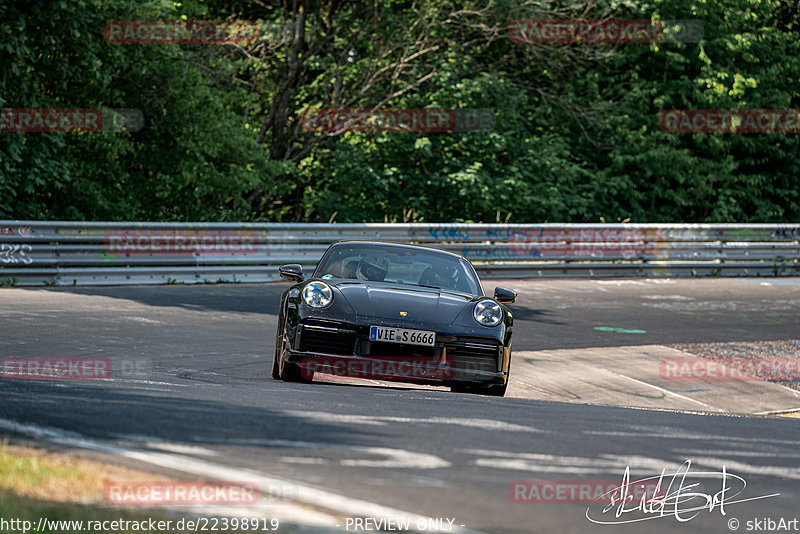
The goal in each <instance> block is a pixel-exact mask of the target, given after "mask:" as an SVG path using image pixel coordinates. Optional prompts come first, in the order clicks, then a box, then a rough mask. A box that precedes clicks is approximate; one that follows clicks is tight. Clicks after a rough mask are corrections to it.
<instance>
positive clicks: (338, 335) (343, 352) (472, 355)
mask: <svg viewBox="0 0 800 534" xmlns="http://www.w3.org/2000/svg"><path fill="white" fill-rule="evenodd" d="M404 327H407V326H404ZM415 328H420V326H415ZM293 330H294V331H293V332H292V333H290V340H289V341H290V342H289V345H290V346H289V347H288V351H287V354H286V358H287V361H289V362H291V363H295V364H297V365H299V366H300V367H301V369H302V370H304V371H305V372H306V373H308V374H309V375H310V374H312V373H314V372H322V373H328V374H333V375H338V376H349V377H355V378H373V379H381V380H396V381H403V382H414V383H422V384H430V385H441V386H447V385H453V384H462V383H474V384H483V385H503V384H505V383H506V381H507V380H508V368H509V360H510V348H509V347H507V346H504V345H503V344H502V342H501V341H500V340H499V339H497V338H495V337H479V336H476V335H474V332H467V333H466V334H465V333H464V332H456V331H442V330H441V329H436V330H434V331H435V332H436V343H435V346H433V347H428V346H420V345H410V344H400V343H386V342H375V341H370V340H369V325H355V324H348V323H339V322H329V321H307V322H300V323H299V324H298V325H296V328H294V329H293Z"/></svg>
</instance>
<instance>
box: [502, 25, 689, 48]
mask: <svg viewBox="0 0 800 534" xmlns="http://www.w3.org/2000/svg"><path fill="white" fill-rule="evenodd" d="M508 38H509V39H510V40H512V41H514V42H515V43H528V44H532V43H587V44H596V43H657V42H661V41H675V42H682V43H696V42H698V41H699V40H700V39H702V38H703V25H702V24H701V23H699V22H696V21H691V20H665V21H651V20H618V19H617V20H615V19H610V20H585V19H564V20H514V21H512V22H511V23H510V24H509V25H508Z"/></svg>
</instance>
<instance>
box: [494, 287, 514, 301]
mask: <svg viewBox="0 0 800 534" xmlns="http://www.w3.org/2000/svg"><path fill="white" fill-rule="evenodd" d="M494 299H495V300H496V301H497V302H514V301H516V300H517V292H516V291H512V290H511V289H506V288H504V287H496V288H494Z"/></svg>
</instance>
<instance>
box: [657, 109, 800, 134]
mask: <svg viewBox="0 0 800 534" xmlns="http://www.w3.org/2000/svg"><path fill="white" fill-rule="evenodd" d="M658 122H659V126H660V127H661V130H662V131H664V132H667V133H736V134H765V133H766V134H775V133H784V134H796V133H800V110H797V109H668V110H665V111H662V112H661V113H659V114H658Z"/></svg>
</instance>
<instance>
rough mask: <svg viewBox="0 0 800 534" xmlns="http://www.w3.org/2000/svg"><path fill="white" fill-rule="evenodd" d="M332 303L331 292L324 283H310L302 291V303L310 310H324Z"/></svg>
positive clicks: (329, 287)
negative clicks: (310, 308) (309, 307)
mask: <svg viewBox="0 0 800 534" xmlns="http://www.w3.org/2000/svg"><path fill="white" fill-rule="evenodd" d="M332 301H333V291H332V290H331V286H329V285H328V284H326V283H325V282H311V283H310V284H308V285H307V286H306V287H305V288H304V289H303V302H305V303H306V304H308V305H309V306H311V307H312V308H324V307H325V306H327V305H328V304H330V303H331V302H332Z"/></svg>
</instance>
